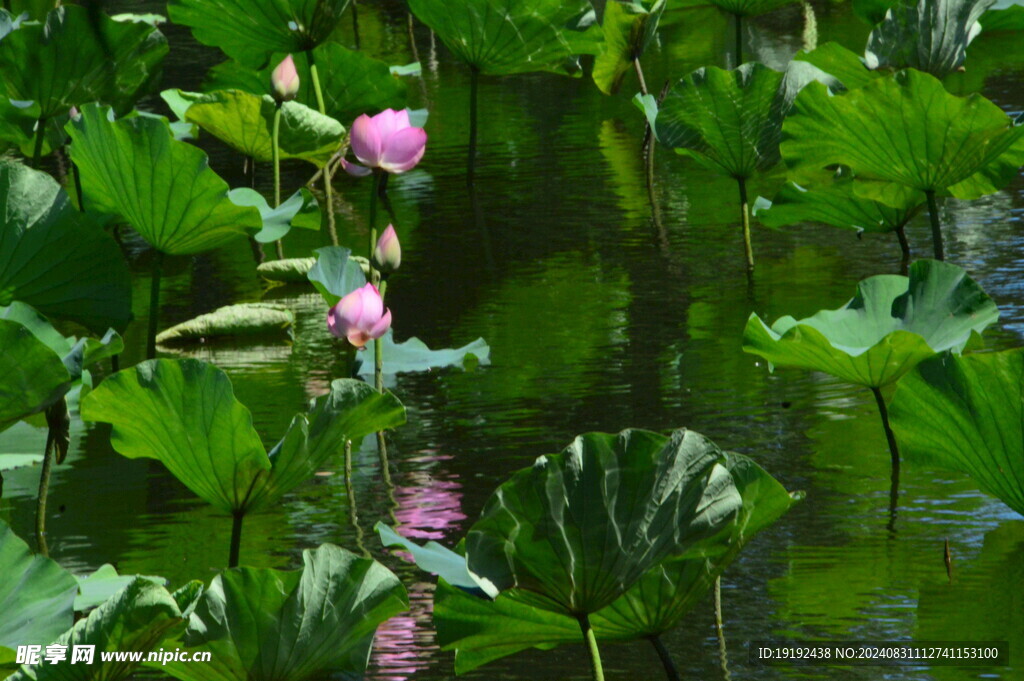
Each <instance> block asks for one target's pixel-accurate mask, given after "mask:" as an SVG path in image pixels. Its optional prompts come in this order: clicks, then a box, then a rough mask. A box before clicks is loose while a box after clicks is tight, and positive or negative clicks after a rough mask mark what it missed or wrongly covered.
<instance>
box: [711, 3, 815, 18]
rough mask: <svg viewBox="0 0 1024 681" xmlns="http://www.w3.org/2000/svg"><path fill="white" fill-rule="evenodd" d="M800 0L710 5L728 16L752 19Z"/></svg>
mask: <svg viewBox="0 0 1024 681" xmlns="http://www.w3.org/2000/svg"><path fill="white" fill-rule="evenodd" d="M799 1H800V0H711V4H712V5H714V6H715V7H718V8H719V9H722V10H723V11H726V12H728V13H729V14H735V15H737V16H741V17H753V16H757V15H759V14H766V13H767V12H771V11H772V10H776V9H778V8H779V7H783V6H785V5H790V4H793V3H795V2H799Z"/></svg>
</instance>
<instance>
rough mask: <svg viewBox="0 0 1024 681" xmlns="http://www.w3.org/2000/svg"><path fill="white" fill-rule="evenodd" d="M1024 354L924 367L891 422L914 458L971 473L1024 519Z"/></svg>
mask: <svg viewBox="0 0 1024 681" xmlns="http://www.w3.org/2000/svg"><path fill="white" fill-rule="evenodd" d="M1022 389H1024V349H1021V348H1016V349H1013V350H1008V351H1006V352H998V353H977V354H970V355H964V356H962V357H961V356H957V355H953V354H943V355H939V356H938V357H935V358H933V359H930V360H928V361H927V362H922V363H921V364H919V365H918V366H917V369H915V370H914V371H913V372H912V373H910V374H908V375H907V376H906V377H905V378H904V379H903V380H901V381H900V382H899V385H898V386H897V387H896V393H895V395H894V396H893V400H892V406H891V408H890V411H889V418H890V421H891V423H892V429H893V432H895V433H896V440H897V442H898V443H899V445H900V451H901V452H903V454H904V455H905V456H906V457H907V458H909V459H911V460H917V461H922V462H924V463H927V464H933V465H937V466H941V467H943V468H949V469H952V470H955V471H961V472H963V473H967V474H968V475H970V476H971V477H972V478H974V480H975V481H976V482H977V483H978V487H980V488H981V489H983V490H984V491H985V492H987V493H989V494H992V495H994V496H997V497H999V498H1000V499H1002V500H1003V502H1005V503H1006V505H1007V506H1009V507H1010V508H1012V509H1013V510H1015V511H1017V513H1020V514H1022V515H1024V425H1022V424H1024V392H1022Z"/></svg>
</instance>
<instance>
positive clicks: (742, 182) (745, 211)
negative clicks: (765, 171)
mask: <svg viewBox="0 0 1024 681" xmlns="http://www.w3.org/2000/svg"><path fill="white" fill-rule="evenodd" d="M736 182H737V183H738V184H739V188H740V214H741V218H742V220H743V252H744V253H745V254H746V258H747V272H748V273H749V272H753V271H754V249H753V247H752V246H751V245H750V206H749V205H748V203H747V180H746V178H742V177H737V178H736Z"/></svg>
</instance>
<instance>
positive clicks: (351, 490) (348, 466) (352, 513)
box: [345, 440, 370, 558]
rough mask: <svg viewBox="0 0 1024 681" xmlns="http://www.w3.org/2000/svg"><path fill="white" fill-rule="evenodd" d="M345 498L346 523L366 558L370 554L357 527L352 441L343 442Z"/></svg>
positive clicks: (357, 515)
mask: <svg viewBox="0 0 1024 681" xmlns="http://www.w3.org/2000/svg"><path fill="white" fill-rule="evenodd" d="M345 496H347V497H348V521H349V522H350V523H352V528H353V529H354V530H355V532H356V546H357V547H359V552H360V553H362V554H363V556H365V557H366V558H369V557H370V552H369V551H368V550H367V549H366V545H365V544H364V543H363V536H364V535H363V528H362V526H360V525H359V514H358V513H357V512H356V487H355V485H354V484H353V483H352V440H346V441H345Z"/></svg>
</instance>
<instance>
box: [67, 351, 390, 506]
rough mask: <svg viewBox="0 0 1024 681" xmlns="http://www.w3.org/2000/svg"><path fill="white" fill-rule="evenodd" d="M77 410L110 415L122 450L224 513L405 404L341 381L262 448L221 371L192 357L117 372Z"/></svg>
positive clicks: (381, 424) (273, 490) (294, 479)
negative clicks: (162, 469)
mask: <svg viewBox="0 0 1024 681" xmlns="http://www.w3.org/2000/svg"><path fill="white" fill-rule="evenodd" d="M81 413H82V419H83V420H87V421H103V422H107V423H111V424H113V426H114V428H113V431H112V433H111V444H112V445H113V447H114V449H116V450H117V451H118V452H120V453H121V454H122V455H124V456H127V457H128V458H138V457H146V458H153V459H159V460H160V461H161V462H163V464H164V465H165V466H167V468H168V470H170V471H171V473H173V474H174V475H175V477H177V478H178V479H179V480H180V481H181V482H182V483H184V484H185V485H186V486H187V487H188V488H189V489H191V490H192V491H193V492H195V493H196V495H198V496H199V497H201V498H202V499H204V500H205V501H207V502H208V503H210V504H212V505H213V506H215V507H216V508H218V509H220V510H221V511H224V512H226V513H248V512H250V511H253V510H256V509H258V508H260V507H263V506H266V505H268V504H270V503H273V502H274V501H276V500H277V499H279V498H280V497H281V495H282V494H284V493H286V492H288V491H289V490H290V489H292V488H293V487H295V486H296V485H298V484H299V483H301V482H303V481H305V480H308V479H309V478H310V477H311V476H312V474H313V473H314V472H315V471H316V470H317V468H318V467H319V466H320V464H322V463H323V461H324V460H325V459H326V458H327V457H329V456H330V455H331V454H334V453H336V452H340V451H342V449H343V447H344V445H345V441H346V440H356V441H358V440H359V439H360V438H362V437H363V436H365V435H366V434H368V433H371V432H375V431H379V430H384V429H386V428H392V427H395V426H398V425H401V424H402V423H404V422H405V409H404V408H403V407H402V405H401V403H400V402H399V401H398V400H397V399H396V398H395V397H394V396H393V395H391V394H390V393H385V394H383V395H382V394H380V393H378V392H376V391H375V390H373V389H372V388H370V387H369V386H367V385H366V384H364V383H362V382H361V381H356V380H353V379H345V380H338V381H334V382H333V383H332V384H331V392H330V393H328V394H327V395H324V396H321V397H318V398H316V399H315V400H313V401H312V402H311V403H310V408H309V411H308V413H306V414H299V415H297V416H296V417H295V418H294V419H293V420H292V424H291V426H290V427H289V429H288V432H287V433H286V434H285V437H284V438H283V439H282V440H281V442H280V443H279V444H278V445H277V446H276V447H275V448H274V449H273V450H272V451H271V452H270V454H269V456H268V454H267V451H266V450H265V449H264V447H263V444H262V442H261V441H260V438H259V436H258V435H257V434H256V431H255V429H254V428H253V426H252V415H251V414H250V412H249V410H248V409H246V408H245V406H243V405H242V403H241V402H239V401H238V400H237V399H236V398H235V396H234V393H233V391H232V389H231V382H230V381H229V380H228V377H227V375H226V374H225V373H224V372H223V371H221V370H220V369H217V368H215V367H214V366H213V365H211V364H206V363H204V362H200V361H198V360H193V359H183V360H150V361H147V362H143V363H142V364H139V365H137V366H135V367H133V368H131V369H128V370H126V371H121V372H118V373H117V374H115V375H113V376H111V377H109V378H107V379H106V380H104V381H103V383H102V384H100V386H99V387H98V388H97V389H96V390H94V391H93V392H91V393H90V394H89V395H88V396H86V398H85V399H84V400H83V401H82V406H81Z"/></svg>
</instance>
